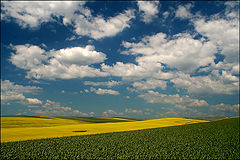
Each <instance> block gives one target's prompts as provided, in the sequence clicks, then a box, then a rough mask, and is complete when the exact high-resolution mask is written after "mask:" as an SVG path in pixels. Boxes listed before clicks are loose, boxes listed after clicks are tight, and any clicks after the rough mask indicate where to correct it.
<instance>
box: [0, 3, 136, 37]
mask: <svg viewBox="0 0 240 160" xmlns="http://www.w3.org/2000/svg"><path fill="white" fill-rule="evenodd" d="M1 4H3V5H2V7H1V10H2V17H3V19H4V20H8V21H10V20H11V18H13V19H14V20H15V22H16V23H18V24H19V25H20V26H21V27H22V28H28V27H29V28H33V29H36V28H38V27H40V25H41V24H42V23H47V22H56V21H57V22H58V23H63V25H65V26H66V27H69V28H73V29H74V31H75V33H76V34H78V35H82V36H89V37H92V38H94V39H100V38H104V37H110V36H114V35H116V34H118V33H119V32H121V31H123V30H124V29H125V28H128V27H130V25H129V23H130V20H131V19H132V18H135V15H134V10H130V9H129V10H126V11H125V12H123V13H120V14H118V15H116V16H115V17H107V18H105V17H103V16H101V15H97V16H96V17H94V16H93V15H92V13H91V10H90V9H88V8H87V7H84V4H85V2H71V1H65V2H57V1H56V2H3V3H1Z"/></svg>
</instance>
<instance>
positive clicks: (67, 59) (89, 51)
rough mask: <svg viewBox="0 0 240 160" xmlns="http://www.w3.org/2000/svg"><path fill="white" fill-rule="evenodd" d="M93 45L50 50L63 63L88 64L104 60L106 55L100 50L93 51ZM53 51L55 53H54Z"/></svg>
mask: <svg viewBox="0 0 240 160" xmlns="http://www.w3.org/2000/svg"><path fill="white" fill-rule="evenodd" d="M94 49H95V47H94V46H91V45H87V46H86V47H85V48H82V47H72V48H65V49H60V50H58V51H56V52H55V51H50V52H51V54H53V55H54V58H55V59H56V60H57V61H59V62H61V63H63V64H68V65H69V64H70V65H71V64H76V65H89V64H95V63H100V62H103V61H104V60H106V55H105V54H104V53H102V52H97V51H94ZM54 52H55V53H54Z"/></svg>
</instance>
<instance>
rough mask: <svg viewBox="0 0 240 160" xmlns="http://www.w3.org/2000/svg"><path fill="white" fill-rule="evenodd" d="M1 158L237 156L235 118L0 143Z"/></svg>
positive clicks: (199, 157)
mask: <svg viewBox="0 0 240 160" xmlns="http://www.w3.org/2000/svg"><path fill="white" fill-rule="evenodd" d="M1 149H2V155H1V156H2V157H1V159H150V158H152V159H239V118H229V119H223V120H218V121H212V122H209V123H196V124H189V125H182V126H173V127H166V128H155V129H146V130H139V131H129V132H120V133H107V134H99V135H86V136H74V137H63V138H52V139H41V140H30V141H21V142H8V143H2V145H1Z"/></svg>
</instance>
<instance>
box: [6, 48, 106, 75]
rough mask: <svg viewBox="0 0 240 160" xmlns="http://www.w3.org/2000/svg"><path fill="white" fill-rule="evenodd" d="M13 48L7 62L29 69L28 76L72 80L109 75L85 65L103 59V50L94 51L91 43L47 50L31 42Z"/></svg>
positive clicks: (104, 56)
mask: <svg viewBox="0 0 240 160" xmlns="http://www.w3.org/2000/svg"><path fill="white" fill-rule="evenodd" d="M12 48H13V50H14V51H15V53H12V56H11V58H10V61H11V62H12V63H13V64H14V65H16V66H17V67H19V68H22V69H26V70H28V72H27V78H36V79H56V78H60V79H72V78H83V77H96V76H100V77H101V76H107V75H108V74H107V73H104V72H101V71H100V69H96V68H92V67H90V66H88V65H90V64H94V63H100V62H103V61H104V60H105V59H106V55H105V54H104V53H102V52H97V51H94V46H89V45H88V46H86V47H72V48H65V49H60V50H50V51H45V50H44V49H41V48H40V47H38V46H34V45H30V44H26V45H16V46H12Z"/></svg>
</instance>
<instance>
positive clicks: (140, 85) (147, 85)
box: [132, 79, 167, 90]
mask: <svg viewBox="0 0 240 160" xmlns="http://www.w3.org/2000/svg"><path fill="white" fill-rule="evenodd" d="M132 86H133V87H134V88H136V89H137V90H148V89H155V88H161V89H164V90H165V89H166V87H167V82H166V81H162V80H157V79H149V80H146V81H137V82H134V83H133V84H132Z"/></svg>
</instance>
